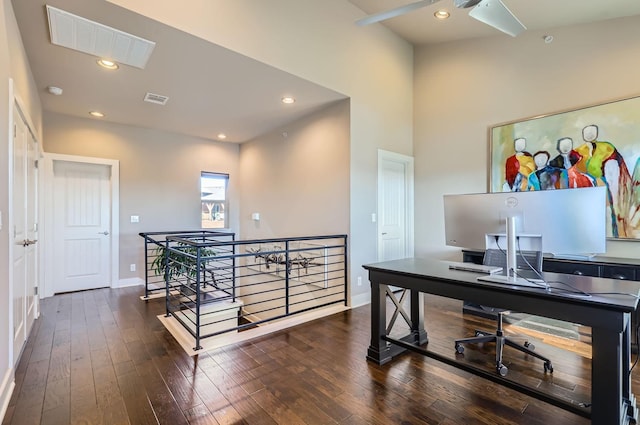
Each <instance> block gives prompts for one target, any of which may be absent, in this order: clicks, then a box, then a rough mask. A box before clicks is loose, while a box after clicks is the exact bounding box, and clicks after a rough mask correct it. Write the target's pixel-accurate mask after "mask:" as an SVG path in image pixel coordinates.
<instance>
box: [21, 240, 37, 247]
mask: <svg viewBox="0 0 640 425" xmlns="http://www.w3.org/2000/svg"><path fill="white" fill-rule="evenodd" d="M36 242H38V240H37V239H34V240H31V239H24V240H23V241H22V243H18V245H22V246H24V247H27V246H29V245H33V244H35V243H36Z"/></svg>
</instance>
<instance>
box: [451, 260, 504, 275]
mask: <svg viewBox="0 0 640 425" xmlns="http://www.w3.org/2000/svg"><path fill="white" fill-rule="evenodd" d="M447 263H448V264H449V268H450V269H452V270H461V271H465V272H473V273H484V274H493V273H499V272H501V271H502V267H497V266H485V265H483V264H475V263H463V262H457V261H447Z"/></svg>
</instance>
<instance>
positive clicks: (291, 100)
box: [282, 96, 296, 105]
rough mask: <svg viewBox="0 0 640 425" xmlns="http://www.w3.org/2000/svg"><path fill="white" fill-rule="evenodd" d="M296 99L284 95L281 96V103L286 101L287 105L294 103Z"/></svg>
mask: <svg viewBox="0 0 640 425" xmlns="http://www.w3.org/2000/svg"><path fill="white" fill-rule="evenodd" d="M295 101H296V100H295V99H294V98H293V97H291V96H285V97H283V98H282V103H286V104H287V105H289V104H291V103H294V102H295Z"/></svg>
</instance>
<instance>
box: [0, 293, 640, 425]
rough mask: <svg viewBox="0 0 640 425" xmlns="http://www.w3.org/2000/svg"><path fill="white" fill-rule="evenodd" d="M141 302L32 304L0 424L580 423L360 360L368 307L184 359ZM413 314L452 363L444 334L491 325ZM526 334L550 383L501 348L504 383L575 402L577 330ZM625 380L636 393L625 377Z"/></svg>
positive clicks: (579, 383) (450, 381) (451, 376)
mask: <svg viewBox="0 0 640 425" xmlns="http://www.w3.org/2000/svg"><path fill="white" fill-rule="evenodd" d="M140 294H141V289H140V288H126V289H118V290H109V289H103V290H95V291H86V292H79V293H73V294H64V295H58V296H55V297H52V298H47V299H45V300H43V301H42V303H41V317H40V318H39V319H38V320H37V321H36V324H35V326H34V329H33V332H32V334H31V337H30V339H29V341H28V343H27V346H26V348H25V350H24V353H23V355H22V358H21V360H20V363H19V366H18V368H17V371H16V388H15V390H14V396H13V398H12V399H11V402H10V406H9V409H8V411H7V414H6V416H5V418H4V420H3V422H2V424H3V425H24V424H42V425H45V424H46V425H52V424H105V425H107V424H131V425H145V424H168V425H179V424H220V425H227V424H287V425H290V424H440V425H453V424H464V425H467V424H518V425H542V424H544V425H581V424H588V423H589V421H588V419H585V418H583V417H580V416H577V415H575V414H572V413H569V412H566V411H564V410H561V409H559V408H557V407H554V406H551V405H548V404H545V403H543V402H541V401H538V400H535V399H532V398H530V397H527V396H524V395H522V394H520V393H517V392H514V391H511V390H509V389H507V388H504V387H501V386H499V385H497V384H494V383H492V382H490V381H487V380H485V379H482V378H480V377H477V376H475V375H472V374H469V373H466V372H464V371H461V370H458V369H456V368H453V367H450V366H447V365H445V364H442V363H439V362H437V361H435V360H433V359H430V358H426V357H423V356H420V355H418V354H413V353H409V354H405V355H402V356H400V357H399V358H398V359H396V360H395V361H394V362H392V363H391V364H388V365H385V366H377V365H375V364H372V363H370V362H367V361H366V360H365V355H366V350H367V347H368V344H369V307H368V306H364V307H359V308H356V309H353V310H350V311H347V312H344V313H340V314H335V315H333V316H330V317H327V318H323V319H319V320H316V321H313V322H310V323H307V324H304V325H300V326H297V327H294V328H291V329H288V330H285V331H280V332H277V333H275V334H272V335H270V336H266V337H260V338H258V339H254V340H251V341H247V342H244V343H240V344H237V345H233V346H228V347H226V348H223V349H218V350H216V351H213V352H210V353H207V354H201V355H199V356H197V357H190V356H188V355H187V354H186V353H185V352H184V351H183V350H182V348H180V346H179V345H178V344H177V343H176V342H175V341H174V340H173V338H172V337H171V335H170V334H169V333H168V332H167V331H166V330H165V329H164V328H163V327H162V325H161V324H160V321H159V320H158V319H157V318H156V316H157V315H158V314H161V313H162V312H163V301H162V300H161V299H159V300H152V301H150V302H148V303H145V302H143V301H140V299H139V298H138V296H139V295H140ZM425 311H426V312H427V314H428V315H429V316H428V317H429V318H433V321H429V322H428V325H427V331H428V332H429V335H430V343H429V349H433V350H435V351H438V352H441V353H448V354H449V355H451V356H452V357H455V354H454V350H453V340H454V339H455V338H457V337H461V336H464V335H471V334H473V329H475V328H477V327H481V328H484V329H488V330H491V329H493V325H494V324H493V323H492V322H491V321H485V320H484V319H479V318H477V317H474V316H469V315H466V317H463V315H462V314H461V313H460V311H461V304H460V302H458V301H454V300H447V299H444V298H439V297H433V296H428V297H427V306H426V308H425ZM400 320H402V319H400ZM542 336H543V335H541V337H542ZM533 340H534V341H535V342H536V345H537V348H536V350H538V351H540V352H541V353H544V354H545V355H548V356H549V357H551V358H552V360H553V362H554V367H555V371H554V373H553V375H549V374H547V375H545V374H544V372H543V367H542V363H541V362H540V361H539V360H537V359H533V358H529V357H527V356H525V355H524V354H521V353H519V352H515V351H513V350H510V349H506V351H505V360H506V363H507V366H508V367H509V370H510V371H509V376H510V377H511V378H512V379H518V380H520V381H524V382H527V383H528V384H530V385H533V386H536V387H538V388H543V389H545V390H548V391H551V392H553V393H555V394H559V395H562V396H565V397H568V398H569V399H572V400H577V401H582V400H583V401H586V402H588V401H589V392H590V360H589V359H588V358H585V356H586V357H588V356H589V355H590V351H589V349H588V344H587V343H588V336H586V335H585V336H584V338H583V341H567V340H561V339H558V338H553V337H549V338H545V340H544V342H541V341H540V340H538V339H535V338H534V339H533ZM550 344H554V345H560V346H563V348H565V349H568V350H560V349H559V348H556V347H554V346H552V345H550ZM585 347H586V348H585ZM492 353H493V347H492V346H489V347H479V348H474V347H471V346H470V347H468V348H467V350H466V352H465V356H464V359H461V361H465V362H471V363H475V364H477V365H479V366H481V367H487V368H491V356H492ZM633 385H634V390H635V392H636V393H640V391H639V390H640V380H638V377H637V371H636V372H634V379H633Z"/></svg>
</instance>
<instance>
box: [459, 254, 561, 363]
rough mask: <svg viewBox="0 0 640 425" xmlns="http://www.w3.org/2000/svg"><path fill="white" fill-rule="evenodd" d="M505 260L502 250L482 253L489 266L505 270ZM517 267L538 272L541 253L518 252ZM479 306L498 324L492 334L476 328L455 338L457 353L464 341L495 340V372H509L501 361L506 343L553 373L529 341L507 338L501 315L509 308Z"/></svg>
mask: <svg viewBox="0 0 640 425" xmlns="http://www.w3.org/2000/svg"><path fill="white" fill-rule="evenodd" d="M495 251H497V252H495ZM525 258H526V260H525ZM506 261H507V260H506V255H505V254H504V252H503V251H500V250H487V251H486V252H485V255H484V260H483V264H485V265H490V266H499V267H503V270H506V269H507V267H506ZM517 267H518V268H520V267H522V269H524V270H526V269H529V272H531V271H532V270H531V267H533V268H534V269H536V270H537V271H538V272H540V271H541V270H542V253H541V252H534V251H531V252H518V260H517ZM522 273H524V272H522ZM480 308H482V310H484V311H486V312H488V313H491V314H495V315H496V319H497V325H498V326H497V329H496V332H495V334H492V333H489V332H486V331H481V330H476V332H475V334H476V336H474V337H470V338H462V339H457V340H456V341H455V348H456V352H457V353H458V354H462V353H464V346H463V345H462V344H466V343H475V344H479V343H484V342H495V344H496V372H498V373H499V374H500V375H501V376H506V375H507V373H508V372H509V369H507V367H506V366H505V365H504V364H503V363H502V349H503V348H504V346H505V345H508V346H509V347H513V348H515V349H516V350H519V351H522V352H523V353H525V354H529V355H532V356H534V357H537V358H539V359H540V360H542V361H544V371H545V372H547V371H548V372H549V373H553V365H552V364H551V360H549V359H548V358H546V357H544V356H541V355H540V354H538V353H536V352H535V351H533V350H534V349H535V346H534V345H533V344H531V343H530V342H529V341H525V342H524V344H523V345H520V344H518V343H516V342H514V341H512V340H511V339H509V338H507V337H506V336H505V335H504V332H503V329H502V321H503V315H505V314H508V313H510V310H507V309H501V308H494V307H488V306H480Z"/></svg>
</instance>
